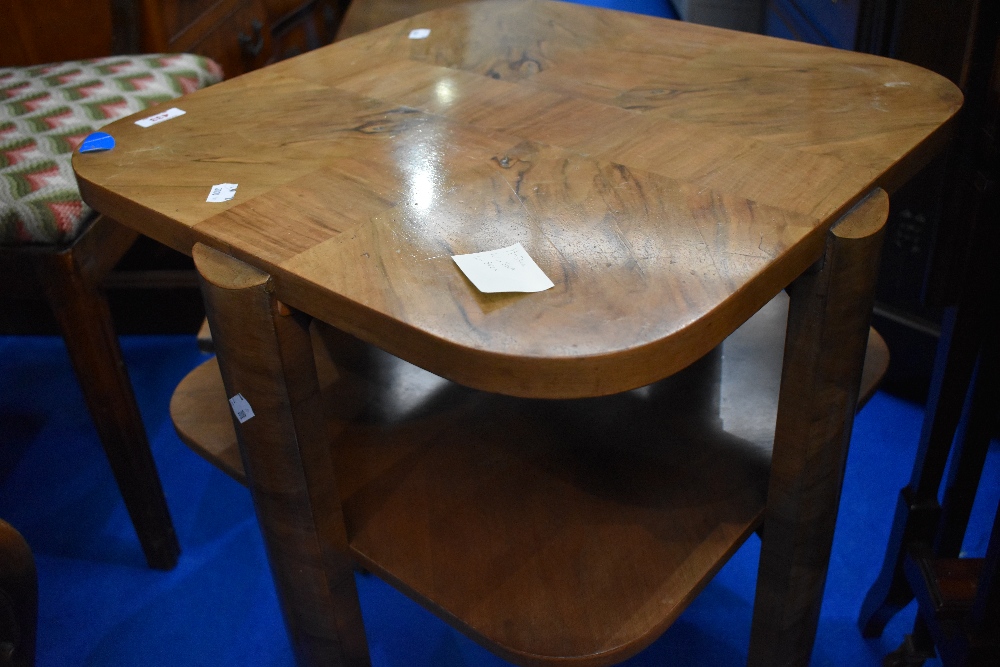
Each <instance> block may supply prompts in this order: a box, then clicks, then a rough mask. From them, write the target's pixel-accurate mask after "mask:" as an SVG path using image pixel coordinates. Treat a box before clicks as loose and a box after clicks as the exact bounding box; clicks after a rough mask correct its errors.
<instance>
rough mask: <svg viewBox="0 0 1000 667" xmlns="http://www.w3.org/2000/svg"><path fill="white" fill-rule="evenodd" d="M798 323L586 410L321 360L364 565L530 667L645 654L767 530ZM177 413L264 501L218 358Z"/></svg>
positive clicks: (758, 329)
mask: <svg viewBox="0 0 1000 667" xmlns="http://www.w3.org/2000/svg"><path fill="white" fill-rule="evenodd" d="M784 319H785V306H784V303H783V302H781V300H778V301H775V302H773V303H772V304H771V305H770V306H768V307H767V308H765V310H764V311H762V312H761V313H759V314H758V315H757V316H755V318H754V319H752V320H750V322H748V323H747V324H746V325H744V327H743V328H742V329H741V330H740V331H739V332H737V333H736V334H734V335H733V336H731V337H730V338H729V339H728V340H727V341H726V342H725V343H724V344H723V345H722V346H721V347H720V348H719V349H718V350H716V351H715V352H713V353H712V354H710V355H708V356H706V357H705V358H703V359H702V360H701V361H699V362H697V363H696V364H694V365H693V366H691V367H690V368H688V369H686V370H685V371H683V372H681V373H679V374H677V375H675V376H673V377H671V378H668V379H666V380H664V381H662V382H660V383H657V384H655V385H651V386H649V387H644V388H642V389H638V390H634V391H631V392H626V393H623V394H618V395H615V396H610V397H605V398H599V399H584V400H575V401H543V400H526V399H515V398H510V397H505V396H499V395H493V394H487V393H483V392H478V391H473V390H469V389H466V388H464V387H461V386H458V385H455V384H453V383H451V382H448V381H446V380H443V379H441V378H438V377H436V376H434V375H431V374H430V373H427V372H426V371H423V370H421V369H418V368H416V367H414V366H411V365H409V364H407V363H405V362H403V361H400V360H398V359H395V358H394V357H391V356H389V355H387V354H385V353H380V352H378V351H375V350H370V351H368V352H366V354H367V355H368V356H366V358H365V359H364V360H362V361H356V362H348V363H346V364H345V363H343V362H342V363H341V364H340V365H331V363H330V361H329V358H328V357H327V355H326V354H322V353H321V354H318V355H317V366H318V369H319V371H320V377H321V384H323V385H325V386H326V387H327V389H326V394H327V397H328V399H329V400H328V412H329V421H330V430H331V451H332V453H333V455H334V460H335V467H336V470H337V483H338V485H339V488H340V491H341V497H342V502H343V509H344V516H345V521H346V524H347V531H348V537H349V543H350V548H351V550H352V554H353V557H354V558H355V559H356V561H357V562H358V563H359V564H360V565H361V566H363V567H365V568H367V569H369V570H371V571H373V572H375V573H376V574H378V575H379V576H381V577H383V578H385V579H386V580H387V581H389V582H390V583H392V584H393V585H394V586H396V587H397V588H399V589H400V590H402V591H403V592H404V593H406V594H408V595H410V596H411V597H413V598H414V599H415V600H417V601H418V602H420V603H421V604H423V605H425V606H426V607H427V608H429V609H431V610H432V611H433V612H435V613H437V614H438V615H439V616H441V617H442V618H444V619H445V620H446V621H448V622H450V623H451V624H453V625H454V626H455V627H457V628H459V629H460V630H462V631H463V632H466V633H467V634H469V635H470V636H471V637H472V638H473V639H475V640H476V641H478V642H480V643H482V644H484V645H485V646H486V647H487V648H489V649H491V650H493V651H494V652H496V653H498V654H499V655H501V656H503V657H505V658H507V659H509V660H512V661H514V662H517V663H522V664H542V663H545V662H547V661H549V662H551V660H552V658H555V657H559V658H563V659H565V660H566V662H568V663H573V664H581V665H587V664H594V665H597V664H611V663H614V662H617V661H620V660H622V659H625V658H626V657H628V656H630V655H632V654H634V653H636V652H638V651H639V650H641V649H642V648H644V647H645V646H646V645H648V644H649V643H650V642H652V641H653V640H654V639H656V637H657V636H659V634H661V633H662V632H663V631H664V630H665V629H666V628H667V627H668V626H669V625H670V623H671V622H673V621H674V620H675V619H676V617H677V616H678V615H679V614H680V613H681V611H682V610H683V609H684V608H685V607H686V606H687V604H688V603H689V602H690V601H691V600H692V599H693V598H694V596H695V595H697V593H698V592H699V591H700V590H701V589H702V588H703V587H704V585H705V584H706V583H707V582H708V581H709V579H710V578H711V577H712V576H713V575H714V574H715V572H716V571H717V570H718V569H719V568H720V567H721V566H722V565H723V564H724V563H725V561H726V560H727V559H728V557H729V556H730V555H731V554H732V553H733V552H734V551H735V550H736V549H737V548H738V547H739V546H740V545H741V544H742V543H743V541H744V540H745V539H746V538H747V537H748V536H749V535H750V534H751V533H752V532H753V531H754V529H755V528H757V527H758V526H759V525H760V522H761V518H762V515H763V509H764V502H765V496H766V488H767V471H768V465H769V458H770V457H769V455H770V452H769V443H770V441H771V438H772V437H773V425H774V418H775V412H776V403H777V389H778V384H779V380H780V362H781V350H782V340H783V331H784ZM314 333H316V332H314ZM316 338H317V341H318V340H319V339H320V338H323V336H316ZM317 349H318V350H323V349H324V346H323V345H319V344H318V345H317ZM171 413H172V415H173V418H174V422H175V425H176V426H177V429H178V432H179V434H180V436H181V438H182V440H184V441H185V442H186V443H187V444H188V445H190V446H191V447H193V448H194V449H195V450H196V451H198V452H199V453H200V454H202V455H203V456H205V457H206V458H207V459H209V460H210V461H212V462H214V463H215V464H216V465H218V466H219V467H221V468H222V469H223V470H225V471H227V472H228V473H229V474H230V475H232V476H233V477H235V478H236V479H238V480H240V481H243V482H244V483H245V479H244V475H243V471H242V465H241V464H240V459H239V452H238V448H237V445H236V437H235V432H234V430H233V426H232V420H231V417H230V415H229V410H228V404H227V402H226V397H225V391H224V389H223V387H222V382H221V378H220V376H219V372H218V367H217V365H216V362H215V360H214V359H212V360H210V361H208V362H206V363H205V364H203V365H202V366H200V367H199V368H197V369H195V370H194V371H192V373H191V374H190V375H188V377H187V378H185V380H184V381H183V382H182V384H181V385H180V386H179V387H178V389H177V392H176V393H175V395H174V399H173V401H172V404H171Z"/></svg>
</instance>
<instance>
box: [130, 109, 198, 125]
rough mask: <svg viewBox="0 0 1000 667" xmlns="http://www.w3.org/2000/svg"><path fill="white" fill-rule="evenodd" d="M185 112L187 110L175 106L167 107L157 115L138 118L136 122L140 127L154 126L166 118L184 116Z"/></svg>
mask: <svg viewBox="0 0 1000 667" xmlns="http://www.w3.org/2000/svg"><path fill="white" fill-rule="evenodd" d="M185 113H187V112H186V111H183V110H181V109H178V108H177V107H174V108H172V109H167V110H166V111H161V112H160V113H158V114H156V115H153V116H148V117H146V118H143V119H142V120H137V121H135V124H136V125H138V126H139V127H152V126H153V125H156V124H157V123H162V122H163V121H165V120H170V119H171V118H177V117H178V116H183V115H184V114H185Z"/></svg>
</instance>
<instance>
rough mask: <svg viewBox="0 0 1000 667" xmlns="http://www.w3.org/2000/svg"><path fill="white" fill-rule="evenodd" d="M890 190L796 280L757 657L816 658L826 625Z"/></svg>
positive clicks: (767, 520) (833, 237)
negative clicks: (822, 616)
mask: <svg viewBox="0 0 1000 667" xmlns="http://www.w3.org/2000/svg"><path fill="white" fill-rule="evenodd" d="M888 211H889V198H888V195H886V193H885V192H883V191H882V190H876V191H874V192H873V193H871V194H870V195H869V196H868V197H867V198H866V199H864V200H863V201H862V202H861V203H860V204H858V205H857V206H855V207H854V208H853V209H852V210H851V211H849V212H848V213H846V214H845V215H844V217H843V218H841V220H840V221H839V222H837V223H836V224H835V225H834V226H833V228H832V229H831V230H830V232H829V233H828V235H827V239H826V248H825V251H824V254H823V257H822V258H821V259H820V261H819V262H817V264H816V265H815V266H814V267H813V268H812V269H810V270H809V271H808V272H807V273H805V274H804V275H802V276H801V277H799V278H798V279H797V280H796V281H795V282H794V283H792V285H791V287H790V295H791V303H790V306H789V313H788V331H787V334H786V338H785V359H784V365H783V368H782V378H781V390H780V394H779V398H778V421H777V426H776V431H775V436H774V454H773V459H772V463H771V478H770V485H769V488H768V497H767V508H766V510H765V515H764V534H763V540H762V542H761V555H760V568H759V571H758V575H757V595H756V600H755V603H754V614H753V626H752V631H751V638H750V657H749V664H750V665H751V666H754V667H765V666H766V667H778V666H781V665H807V664H808V663H809V657H810V654H811V652H812V647H813V642H814V640H815V635H816V628H817V625H818V623H819V613H820V604H821V602H822V599H823V588H824V586H825V584H826V574H827V566H828V563H829V560H830V549H831V547H832V545H833V531H834V526H835V524H836V520H837V508H838V504H839V501H840V488H841V483H842V481H843V475H844V465H845V462H846V459H847V449H848V444H849V442H850V438H851V428H852V426H853V423H854V409H855V406H856V404H857V397H858V388H859V386H860V382H861V371H862V366H863V364H864V356H865V346H866V344H867V339H868V327H869V319H870V315H871V311H872V303H873V292H874V287H875V276H876V271H877V269H878V259H879V251H880V249H881V243H882V231H883V226H884V224H885V220H886V217H887V215H888Z"/></svg>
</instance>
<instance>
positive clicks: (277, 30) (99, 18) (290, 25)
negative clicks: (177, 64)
mask: <svg viewBox="0 0 1000 667" xmlns="http://www.w3.org/2000/svg"><path fill="white" fill-rule="evenodd" d="M347 4H348V0H48V1H46V2H35V1H34V0H5V1H4V4H3V11H4V14H5V19H7V22H6V23H4V25H3V29H2V37H0V67H5V66H18V65H36V64H40V63H48V62H59V61H62V60H77V59H80V58H96V57H100V56H109V55H114V54H119V53H178V52H187V53H198V54H200V55H204V56H208V57H210V58H212V59H213V60H215V61H216V62H218V63H219V64H220V65H221V66H222V69H223V71H224V72H225V74H226V77H227V78H228V77H233V76H238V75H240V74H243V73H244V72H249V71H250V70H253V69H257V68H258V67H263V66H264V65H266V64H268V63H272V62H275V61H278V60H282V59H284V58H289V57H291V56H294V55H298V54H299V53H304V52H305V51H309V50H310V49H315V48H317V47H319V46H322V45H324V44H329V43H330V42H332V41H333V38H334V35H335V34H336V31H337V27H338V26H339V24H340V19H341V18H342V16H343V14H344V10H345V8H346V6H347ZM8 5H9V6H8Z"/></svg>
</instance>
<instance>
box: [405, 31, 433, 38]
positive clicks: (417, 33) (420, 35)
mask: <svg viewBox="0 0 1000 667" xmlns="http://www.w3.org/2000/svg"><path fill="white" fill-rule="evenodd" d="M430 36H431V29H430V28H414V29H413V30H411V31H410V39H427V38H428V37H430Z"/></svg>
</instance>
